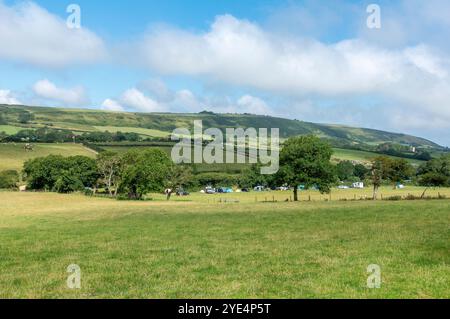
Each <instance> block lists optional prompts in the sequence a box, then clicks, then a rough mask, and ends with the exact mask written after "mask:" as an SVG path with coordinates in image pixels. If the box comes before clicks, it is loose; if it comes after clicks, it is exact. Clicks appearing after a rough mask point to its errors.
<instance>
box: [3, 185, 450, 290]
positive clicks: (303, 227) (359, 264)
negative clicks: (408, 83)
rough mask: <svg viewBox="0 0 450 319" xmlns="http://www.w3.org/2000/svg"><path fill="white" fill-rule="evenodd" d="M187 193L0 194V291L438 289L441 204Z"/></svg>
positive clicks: (446, 258) (449, 213) (449, 209)
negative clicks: (372, 284)
mask: <svg viewBox="0 0 450 319" xmlns="http://www.w3.org/2000/svg"><path fill="white" fill-rule="evenodd" d="M230 195H233V194H230ZM235 195H236V194H235ZM251 195H252V194H241V195H240V196H248V197H251ZM192 196H193V197H192V198H191V200H192V201H191V202H176V201H170V202H166V201H150V202H149V201H144V202H125V201H115V200H110V199H103V198H90V197H85V196H82V195H58V194H53V193H10V192H0V202H1V203H2V205H1V206H0V256H1V258H0V297H2V298H24V297H30V298H281V297H283V298H383V297H385V298H449V297H450V286H449V285H448V283H449V281H450V241H449V238H450V228H449V225H450V201H448V200H436V201H414V202H409V201H402V202H388V201H383V202H381V201H380V202H370V201H358V202H339V201H331V202H324V201H320V202H302V203H254V202H247V203H246V202H241V203H228V204H224V203H217V202H216V203H208V202H207V200H201V199H202V198H203V199H206V198H211V197H208V196H207V195H200V194H196V195H192ZM70 264H78V265H79V266H80V267H81V272H82V276H81V289H80V290H71V289H68V288H67V285H66V279H67V276H68V275H69V274H68V273H66V269H67V266H68V265H70ZM369 264H378V265H380V267H381V272H382V285H381V288H380V289H368V288H367V287H366V281H367V276H368V274H367V273H366V269H367V266H368V265H369Z"/></svg>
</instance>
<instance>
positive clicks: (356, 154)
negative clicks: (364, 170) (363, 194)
mask: <svg viewBox="0 0 450 319" xmlns="http://www.w3.org/2000/svg"><path fill="white" fill-rule="evenodd" d="M333 151H334V153H333V156H332V158H333V159H337V160H341V161H359V162H364V163H368V162H370V161H371V160H372V159H374V158H375V157H377V156H387V157H390V158H395V159H400V157H395V156H389V155H382V154H379V153H373V152H366V151H358V150H349V149H342V148H334V149H333ZM406 160H407V161H408V162H410V163H411V164H416V165H419V164H421V163H423V162H424V161H420V160H415V159H409V158H406Z"/></svg>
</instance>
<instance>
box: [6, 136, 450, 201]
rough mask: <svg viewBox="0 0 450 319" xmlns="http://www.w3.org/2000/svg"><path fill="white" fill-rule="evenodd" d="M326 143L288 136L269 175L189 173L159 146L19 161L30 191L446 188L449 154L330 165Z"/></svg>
mask: <svg viewBox="0 0 450 319" xmlns="http://www.w3.org/2000/svg"><path fill="white" fill-rule="evenodd" d="M332 153H333V150H332V148H331V146H330V145H329V144H328V143H327V142H325V141H323V140H321V139H319V138H317V137H315V136H300V137H295V138H290V139H288V140H287V141H286V142H285V143H284V146H283V148H282V150H281V152H280V169H279V171H278V173H277V174H274V175H261V174H260V170H259V167H258V165H253V166H250V167H249V168H248V169H246V170H245V171H244V172H243V173H242V174H235V175H230V174H225V173H202V174H198V175H194V174H193V171H192V168H191V167H190V166H186V165H175V164H174V163H173V162H172V160H171V159H170V157H169V156H168V155H167V153H165V152H164V151H162V150H160V149H158V148H146V149H145V150H140V149H139V148H135V149H131V150H129V151H127V152H125V153H122V154H118V153H114V152H101V153H100V154H99V155H98V156H97V158H96V159H92V158H88V157H84V156H72V157H62V156H57V155H49V156H47V157H41V158H35V159H31V160H28V161H26V162H25V163H24V167H23V178H24V179H25V180H26V182H27V185H28V187H29V188H30V189H32V190H45V191H54V192H59V193H70V192H78V191H82V192H87V193H91V194H94V193H97V192H99V190H102V191H103V192H105V193H106V194H107V195H108V196H111V197H117V198H127V199H135V200H139V199H142V198H143V197H144V196H145V195H146V194H148V193H150V192H162V191H163V190H164V189H166V188H171V189H176V188H190V187H202V186H207V185H214V184H215V185H216V186H234V185H236V186H239V187H241V188H244V187H246V188H249V187H254V186H259V185H261V186H268V187H270V186H288V187H290V188H291V189H293V193H294V200H298V199H299V188H300V187H299V186H300V185H301V186H302V188H304V189H308V188H314V189H317V190H319V191H320V192H322V193H329V192H330V191H331V188H332V187H333V186H335V185H337V184H338V183H339V181H344V180H349V181H358V180H359V181H366V182H367V183H369V184H371V185H372V186H373V199H377V194H378V189H379V187H380V186H381V185H385V184H391V185H392V186H393V187H395V186H396V185H397V184H398V183H402V182H404V181H406V180H412V179H414V182H415V183H416V184H418V185H422V186H424V193H423V195H422V197H423V196H425V192H426V190H427V189H428V188H429V187H450V156H442V157H440V158H435V159H432V160H430V161H428V162H426V163H424V164H422V165H421V166H419V167H418V169H415V168H414V167H412V166H411V165H410V164H409V163H408V161H406V160H405V159H393V158H389V157H385V156H379V157H377V158H374V159H373V160H372V162H371V164H370V165H368V166H364V165H362V164H353V163H351V162H349V161H343V162H341V163H338V164H337V165H334V164H333V163H332V161H331V156H332ZM18 175H19V174H18V173H17V172H15V171H6V172H1V173H0V188H10V187H11V186H12V185H13V184H17V181H18Z"/></svg>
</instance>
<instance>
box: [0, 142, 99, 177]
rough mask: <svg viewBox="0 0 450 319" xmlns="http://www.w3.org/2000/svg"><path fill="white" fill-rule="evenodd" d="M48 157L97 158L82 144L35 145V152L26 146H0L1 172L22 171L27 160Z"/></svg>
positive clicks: (13, 144)
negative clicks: (79, 156) (82, 156)
mask: <svg viewBox="0 0 450 319" xmlns="http://www.w3.org/2000/svg"><path fill="white" fill-rule="evenodd" d="M47 155H62V156H76V155H84V156H89V157H95V156H96V154H95V152H94V151H92V150H91V149H88V148H86V147H84V146H82V145H80V144H70V143H66V144H34V149H33V151H27V150H25V149H24V144H19V143H17V144H16V143H8V144H0V171H3V170H10V169H12V170H18V171H20V170H21V169H22V167H23V163H24V162H25V161H26V160H28V159H31V158H36V157H42V156H47Z"/></svg>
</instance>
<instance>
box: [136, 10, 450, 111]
mask: <svg viewBox="0 0 450 319" xmlns="http://www.w3.org/2000/svg"><path fill="white" fill-rule="evenodd" d="M155 48H157V49H155ZM139 50H140V52H141V54H140V56H141V57H142V62H143V63H144V64H145V65H146V66H148V67H149V68H150V69H152V70H156V71H158V72H160V73H163V74H170V75H188V76H195V77H200V78H203V79H205V80H207V81H214V82H219V83H225V84H231V85H232V86H236V87H251V88H253V89H256V90H261V91H264V92H272V93H273V94H276V95H278V96H285V97H286V96H287V97H292V96H294V97H297V98H305V97H307V96H321V97H323V98H329V99H339V98H345V97H348V96H356V97H358V96H359V97H361V96H367V97H369V96H381V97H383V98H387V99H391V100H392V101H396V102H397V103H398V105H408V108H410V109H412V110H413V109H418V110H424V109H427V110H428V111H429V112H432V113H433V115H434V116H439V117H445V118H446V119H447V120H450V108H449V107H448V106H449V101H450V90H448V88H449V87H450V78H449V70H450V63H449V58H448V56H445V55H443V54H442V53H439V51H437V50H435V49H434V48H432V47H430V46H427V45H424V44H419V45H413V46H406V47H404V48H382V47H381V46H378V45H374V44H371V43H370V42H367V41H364V40H361V39H349V40H343V41H340V42H337V43H334V44H326V43H322V42H320V41H316V40H306V39H300V38H296V37H292V36H287V35H274V34H272V33H270V32H268V31H266V30H264V29H263V28H261V27H260V26H258V25H256V24H254V23H251V22H249V21H247V20H239V19H236V18H235V17H233V16H230V15H224V16H218V17H217V18H216V20H215V21H214V23H213V24H212V25H211V29H210V30H209V31H208V32H204V33H193V32H186V31H183V30H178V29H173V28H158V29H154V30H153V31H151V32H149V34H148V35H147V36H146V37H145V38H144V40H143V42H142V43H141V44H140V45H139Z"/></svg>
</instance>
